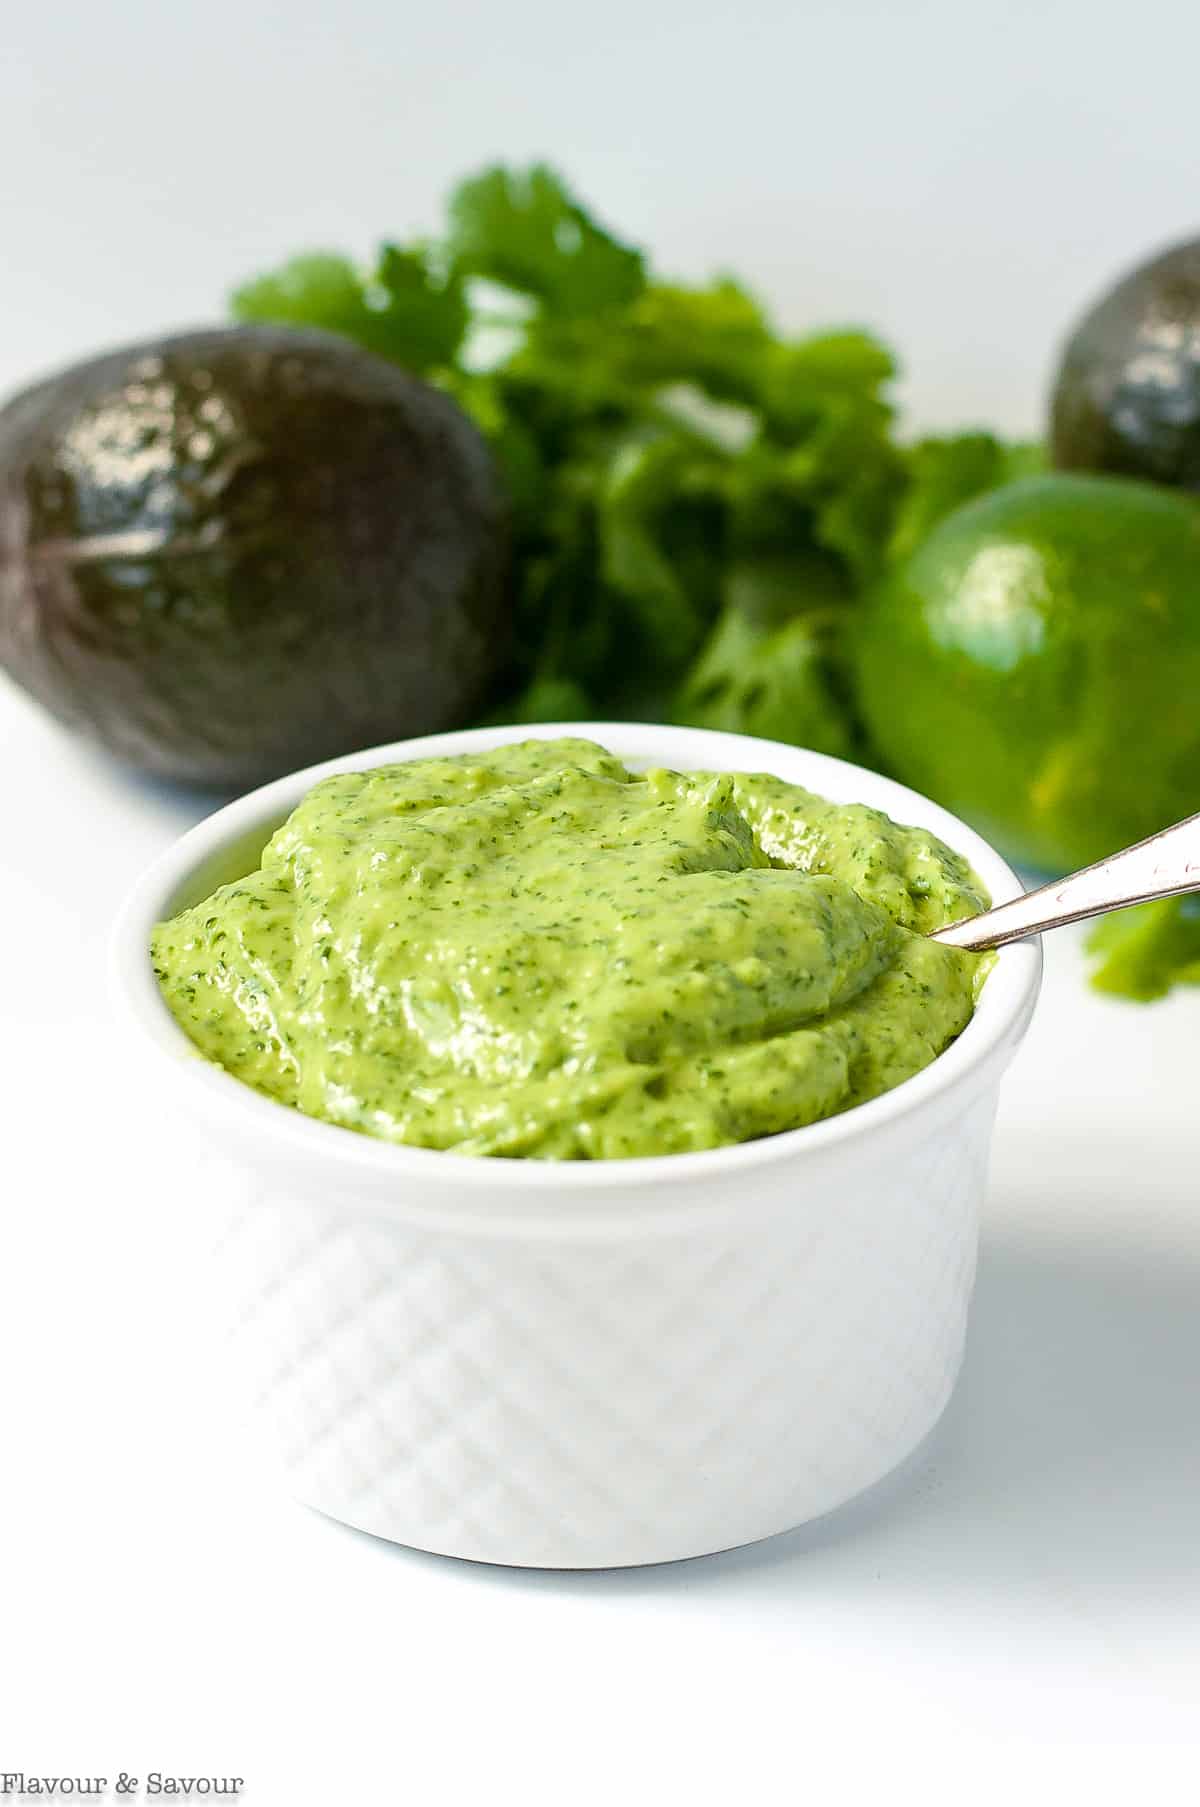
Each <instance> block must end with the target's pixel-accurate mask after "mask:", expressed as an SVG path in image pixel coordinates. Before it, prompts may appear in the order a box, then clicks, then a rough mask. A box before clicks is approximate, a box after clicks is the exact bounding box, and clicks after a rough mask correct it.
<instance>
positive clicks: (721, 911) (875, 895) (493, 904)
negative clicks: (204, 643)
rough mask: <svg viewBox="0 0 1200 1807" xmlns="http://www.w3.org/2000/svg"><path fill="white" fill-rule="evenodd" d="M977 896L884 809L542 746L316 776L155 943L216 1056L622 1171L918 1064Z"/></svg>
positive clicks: (402, 1125)
mask: <svg viewBox="0 0 1200 1807" xmlns="http://www.w3.org/2000/svg"><path fill="white" fill-rule="evenodd" d="M985 902H986V899H985V896H984V894H983V892H982V890H981V888H980V886H979V884H978V881H977V880H976V879H975V878H974V876H973V874H972V873H971V871H970V869H969V868H968V866H967V865H966V863H965V862H964V861H963V860H962V859H961V858H960V857H959V856H958V855H957V854H955V853H953V852H951V851H950V849H949V848H947V847H945V846H943V845H942V843H941V842H939V841H938V840H937V839H936V838H935V837H934V836H932V835H931V834H928V833H926V832H925V831H924V830H921V829H913V828H901V827H898V826H896V824H894V823H893V822H891V821H890V820H889V819H888V818H887V817H886V816H884V815H882V814H880V813H879V812H878V811H876V810H871V809H868V808H866V807H864V806H860V805H853V806H843V805H837V804H832V803H827V802H825V801H824V800H823V799H821V798H818V797H815V796H813V795H812V794H811V793H810V792H808V791H805V790H802V789H800V788H799V787H798V786H796V785H792V784H787V783H784V782H783V780H781V779H778V778H772V777H767V776H743V775H736V776H734V775H729V774H711V773H690V774H681V773H676V772H669V771H651V772H647V773H639V774H634V773H631V772H629V771H628V770H626V768H625V767H624V766H623V765H622V764H621V762H620V761H619V760H618V759H616V758H614V757H613V756H612V755H611V754H609V753H606V752H605V751H604V750H603V749H602V748H601V747H598V746H595V745H593V744H592V743H591V742H588V741H581V740H559V741H542V740H534V741H525V742H520V743H518V744H515V745H509V746H505V747H501V748H499V749H497V750H495V751H493V752H490V753H485V754H477V755H475V754H473V755H467V756H464V757H460V758H457V759H433V760H418V761H414V762H413V763H411V764H406V765H392V766H381V767H378V768H376V769H375V770H373V771H365V772H348V773H343V774H339V775H338V776H335V777H333V778H328V779H326V780H324V781H323V782H322V783H320V784H318V785H317V786H315V788H314V789H313V790H312V791H310V792H309V794H308V795H307V796H306V797H305V798H304V800H303V801H302V802H301V804H300V805H299V807H298V808H297V809H296V810H295V811H294V812H293V814H292V815H291V816H290V817H289V819H288V821H287V822H286V823H285V824H284V825H283V827H282V828H280V829H279V831H278V832H277V833H276V834H275V836H274V837H273V839H272V840H271V842H270V843H269V844H268V846H267V848H266V850H265V851H264V853H263V856H262V864H261V869H260V870H259V871H257V872H254V873H250V874H248V875H247V876H246V877H245V878H243V879H240V880H238V881H237V882H236V883H235V884H231V885H226V886H223V887H222V888H221V889H220V890H218V891H217V892H215V893H214V894H213V896H211V897H209V898H207V899H205V900H204V902H202V903H200V904H198V905H196V906H195V907H194V908H192V909H190V910H185V911H184V912H183V913H182V914H181V915H179V916H176V917H175V918H173V919H172V920H171V921H170V922H165V923H162V924H160V925H159V927H158V928H157V930H156V931H155V934H154V938H153V950H152V951H153V960H154V967H155V971H156V973H157V974H158V978H159V982H160V984H161V986H162V989H163V992H164V995H165V997H166V1000H167V1003H168V1004H169V1006H170V1008H171V1010H172V1012H173V1013H174V1015H175V1016H176V1018H177V1019H178V1021H179V1022H180V1024H181V1025H182V1027H183V1029H184V1030H185V1031H186V1033H187V1034H188V1035H189V1036H190V1037H191V1039H192V1041H193V1042H194V1043H195V1044H196V1046H197V1047H198V1048H199V1049H200V1050H201V1051H202V1053H204V1054H205V1055H207V1056H208V1058H209V1059H210V1060H212V1061H214V1062H216V1063H217V1064H219V1065H221V1066H223V1067H225V1068H226V1069H227V1070H228V1071H229V1072H230V1073H232V1074H234V1075H236V1077H238V1078H239V1079H242V1080H244V1081H245V1082H246V1083H247V1084H248V1085H251V1086H254V1087H255V1088H257V1090H259V1091H261V1092H265V1093H267V1094H268V1095H269V1096H270V1097H272V1098H276V1099H278V1100H280V1101H281V1102H282V1103H285V1104H289V1105H294V1106H296V1107H298V1108H299V1109H300V1110H302V1111H305V1112H307V1113H308V1114H309V1115H310V1116H314V1117H320V1118H324V1119H325V1120H326V1121H328V1122H331V1123H337V1124H342V1125H344V1126H345V1127H347V1128H350V1129H355V1130H360V1131H363V1132H365V1133H367V1134H370V1135H374V1136H379V1137H381V1138H383V1139H384V1140H387V1141H393V1142H404V1143H410V1144H414V1145H418V1146H421V1147H425V1148H442V1149H446V1148H451V1149H455V1150H457V1151H458V1152H460V1153H465V1154H479V1155H509V1156H533V1157H538V1158H543V1159H572V1158H582V1159H613V1158H617V1157H622V1156H634V1155H652V1154H671V1153H677V1152H682V1151H685V1150H689V1149H700V1148H712V1147H717V1146H719V1145H721V1144H724V1143H730V1142H741V1141H748V1140H750V1139H752V1138H754V1137H758V1136H768V1135H773V1134H775V1133H776V1132H778V1131H780V1130H785V1129H792V1128H796V1127H798V1126H800V1125H802V1124H806V1123H811V1122H814V1121H815V1120H816V1119H818V1118H821V1117H828V1116H832V1115H833V1114H835V1113H836V1112H839V1111H843V1110H846V1109H847V1108H848V1107H849V1106H851V1105H854V1104H858V1103H860V1102H862V1101H863V1100H865V1099H868V1098H871V1097H874V1096H876V1095H877V1094H878V1093H880V1092H884V1091H887V1090H888V1089H889V1088H890V1087H892V1086H895V1085H898V1084H899V1083H900V1082H901V1081H902V1080H904V1079H907V1078H909V1077H910V1076H911V1075H912V1074H914V1073H916V1072H918V1071H919V1070H920V1069H921V1068H922V1067H924V1066H927V1065H928V1064H929V1062H930V1061H932V1060H934V1059H935V1058H936V1057H937V1055H938V1054H940V1053H941V1051H942V1050H943V1049H944V1048H945V1047H946V1046H947V1045H948V1044H949V1043H950V1042H951V1041H953V1040H954V1038H955V1036H957V1035H958V1034H959V1032H960V1031H961V1030H962V1029H963V1027H964V1026H965V1024H966V1023H967V1021H968V1020H969V1018H970V1016H971V1012H972V1009H973V1006H974V997H975V991H976V986H977V982H978V979H979V975H980V971H981V967H980V962H979V960H978V958H977V957H975V956H972V955H969V954H962V953H959V952H957V951H955V950H953V949H949V948H944V947H941V946H939V945H938V944H936V943H934V942H930V941H927V940H925V939H924V938H923V937H924V935H925V933H926V932H927V931H928V930H930V929H933V928H936V927H938V926H939V925H940V924H942V923H944V922H947V921H950V920H952V919H954V918H955V917H958V916H963V915H966V914H968V913H970V912H971V911H973V910H975V909H979V908H982V907H983V906H984V904H985Z"/></svg>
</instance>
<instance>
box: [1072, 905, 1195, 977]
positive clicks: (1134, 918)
mask: <svg viewBox="0 0 1200 1807" xmlns="http://www.w3.org/2000/svg"><path fill="white" fill-rule="evenodd" d="M1087 946H1088V951H1089V952H1090V953H1093V954H1096V955H1099V956H1100V959H1099V963H1098V964H1097V966H1096V968H1095V970H1094V972H1093V973H1092V984H1093V985H1094V986H1095V987H1096V989H1097V991H1106V992H1110V993H1112V994H1113V995H1114V996H1116V997H1121V998H1133V999H1137V1000H1138V1001H1140V1002H1142V1003H1147V1002H1149V1001H1150V1000H1151V999H1152V998H1163V997H1165V996H1166V995H1167V993H1168V992H1169V991H1170V990H1171V989H1172V987H1173V986H1176V985H1200V898H1196V897H1168V898H1163V899H1161V900H1160V901H1159V902H1158V903H1148V904H1139V905H1138V906H1137V908H1136V909H1132V910H1116V911H1114V912H1113V914H1112V915H1111V916H1106V917H1105V918H1104V920H1103V921H1102V922H1099V923H1097V924H1096V927H1095V928H1094V929H1093V930H1092V932H1091V934H1090V935H1089V936H1088V941H1087Z"/></svg>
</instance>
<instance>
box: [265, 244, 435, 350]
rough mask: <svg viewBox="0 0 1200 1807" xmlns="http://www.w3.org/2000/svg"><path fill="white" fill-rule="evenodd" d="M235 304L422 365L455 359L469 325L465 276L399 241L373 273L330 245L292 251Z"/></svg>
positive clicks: (387, 248)
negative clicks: (446, 272)
mask: <svg viewBox="0 0 1200 1807" xmlns="http://www.w3.org/2000/svg"><path fill="white" fill-rule="evenodd" d="M232 308H233V312H234V314H235V316H236V317H237V319H239V320H255V321H272V322H275V323H278V324H279V325H283V326H316V327H321V328H322V329H323V330H324V331H326V332H334V333H342V334H344V335H345V336H346V337H347V338H349V339H354V340H355V341H356V342H357V343H358V344H359V345H362V346H364V347H365V348H366V350H368V351H373V352H377V353H378V354H379V355H380V356H381V357H385V358H391V359H392V360H393V361H394V362H395V363H398V364H404V365H406V366H407V367H408V368H409V369H410V370H416V371H427V370H430V369H433V368H434V367H436V366H438V365H449V364H451V363H452V362H453V360H454V358H455V355H456V354H457V351H458V348H459V345H460V344H461V342H462V338H463V334H464V333H465V331H466V326H467V304H466V300H465V297H464V295H463V291H462V284H461V282H459V280H458V279H457V278H456V277H451V278H448V279H447V280H446V281H445V282H440V281H439V280H438V278H437V277H436V276H435V274H434V273H433V271H432V269H431V268H430V265H429V262H428V259H427V257H426V254H425V253H424V252H423V251H422V250H421V249H420V248H417V249H413V250H409V251H403V250H399V249H397V248H396V247H395V246H394V245H387V246H385V247H384V249H383V251H382V253H381V256H380V259H379V266H378V269H377V271H376V272H375V274H374V275H373V276H370V277H368V276H364V275H363V274H362V273H361V272H360V271H359V270H357V269H356V268H355V266H354V265H353V264H352V263H350V261H349V260H348V259H347V258H344V257H338V256H335V255H334V254H333V253H330V252H312V253H309V254H308V255H307V256H302V257H293V258H292V259H291V260H290V262H288V263H286V264H283V265H282V266H281V267H280V268H279V269H278V270H273V271H271V272H270V273H269V274H268V275H266V276H260V277H258V278H257V280H255V281H254V282H248V283H244V284H243V285H242V287H241V288H239V289H237V290H235V292H234V294H233V297H232Z"/></svg>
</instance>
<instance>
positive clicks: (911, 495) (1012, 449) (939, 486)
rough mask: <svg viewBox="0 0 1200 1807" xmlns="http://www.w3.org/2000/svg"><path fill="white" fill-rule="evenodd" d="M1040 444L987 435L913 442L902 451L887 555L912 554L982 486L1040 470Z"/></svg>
mask: <svg viewBox="0 0 1200 1807" xmlns="http://www.w3.org/2000/svg"><path fill="white" fill-rule="evenodd" d="M1042 462H1043V460H1042V454H1041V448H1040V447H1039V446H1034V445H1005V444H1004V443H1003V442H1002V441H1001V440H999V439H996V438H994V437H993V435H992V434H991V433H959V434H956V435H954V436H953V437H950V438H931V439H922V440H918V442H917V444H916V445H915V446H913V447H912V448H911V449H910V451H909V454H908V477H909V481H908V489H907V492H906V494H905V496H904V499H903V501H902V502H901V504H900V507H899V510H898V512H897V514H896V519H895V524H894V525H893V527H892V532H891V538H890V541H889V545H888V555H889V557H890V558H892V559H895V560H900V559H904V558H907V557H908V555H909V553H910V552H914V551H915V550H916V548H917V547H918V546H919V545H920V544H921V541H922V540H924V539H926V538H927V537H928V535H929V534H930V533H931V532H932V531H933V529H934V528H935V527H936V526H937V524H938V522H939V521H940V520H942V519H943V518H944V517H945V516H946V515H948V514H950V513H951V512H952V511H953V510H954V509H956V508H959V507H961V506H962V504H963V503H964V502H970V501H972V500H973V499H974V498H975V497H976V496H978V495H982V494H983V492H984V491H985V490H989V489H995V488H997V487H998V486H999V485H1000V484H1001V483H1012V482H1015V481H1016V479H1017V478H1018V477H1025V476H1032V475H1033V473H1034V472H1035V471H1037V470H1040V469H1041V468H1042Z"/></svg>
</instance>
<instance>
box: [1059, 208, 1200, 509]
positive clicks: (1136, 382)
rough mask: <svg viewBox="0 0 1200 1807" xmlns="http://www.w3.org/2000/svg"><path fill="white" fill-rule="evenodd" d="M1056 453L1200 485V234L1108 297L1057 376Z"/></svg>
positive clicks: (1097, 467)
mask: <svg viewBox="0 0 1200 1807" xmlns="http://www.w3.org/2000/svg"><path fill="white" fill-rule="evenodd" d="M1050 439H1051V454H1052V458H1053V462H1054V463H1055V465H1057V466H1058V467H1059V468H1060V469H1062V470H1089V471H1107V472H1111V473H1113V474H1114V475H1118V476H1128V477H1144V478H1147V479H1149V480H1150V481H1152V482H1156V483H1167V484H1172V485H1174V486H1176V487H1178V488H1181V489H1190V490H1200V239H1194V240H1191V241H1190V242H1188V243H1186V244H1181V245H1176V246H1173V247H1172V248H1171V249H1170V250H1168V251H1165V252H1163V253H1161V254H1160V255H1159V256H1157V257H1154V258H1152V259H1151V260H1150V261H1149V262H1148V263H1145V264H1143V265H1141V267H1140V268H1138V269H1136V270H1134V271H1132V272H1131V274H1130V275H1128V276H1126V277H1125V278H1124V279H1123V280H1122V281H1121V282H1119V283H1118V284H1117V285H1116V287H1115V288H1113V289H1111V290H1110V291H1109V292H1108V293H1107V294H1106V295H1104V296H1102V297H1101V299H1100V300H1099V301H1098V302H1097V303H1096V305H1095V306H1094V307H1093V308H1092V309H1091V310H1090V312H1089V313H1087V314H1086V315H1085V317H1084V318H1083V320H1082V321H1081V322H1080V323H1079V325H1078V326H1077V327H1076V329H1075V331H1074V333H1073V334H1072V336H1071V338H1070V340H1069V341H1068V343H1067V346H1066V349H1065V351H1064V353H1063V357H1062V362H1061V365H1060V367H1059V371H1058V374H1057V377H1056V379H1055V383H1054V390H1053V396H1052V401H1051V420H1050Z"/></svg>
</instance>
